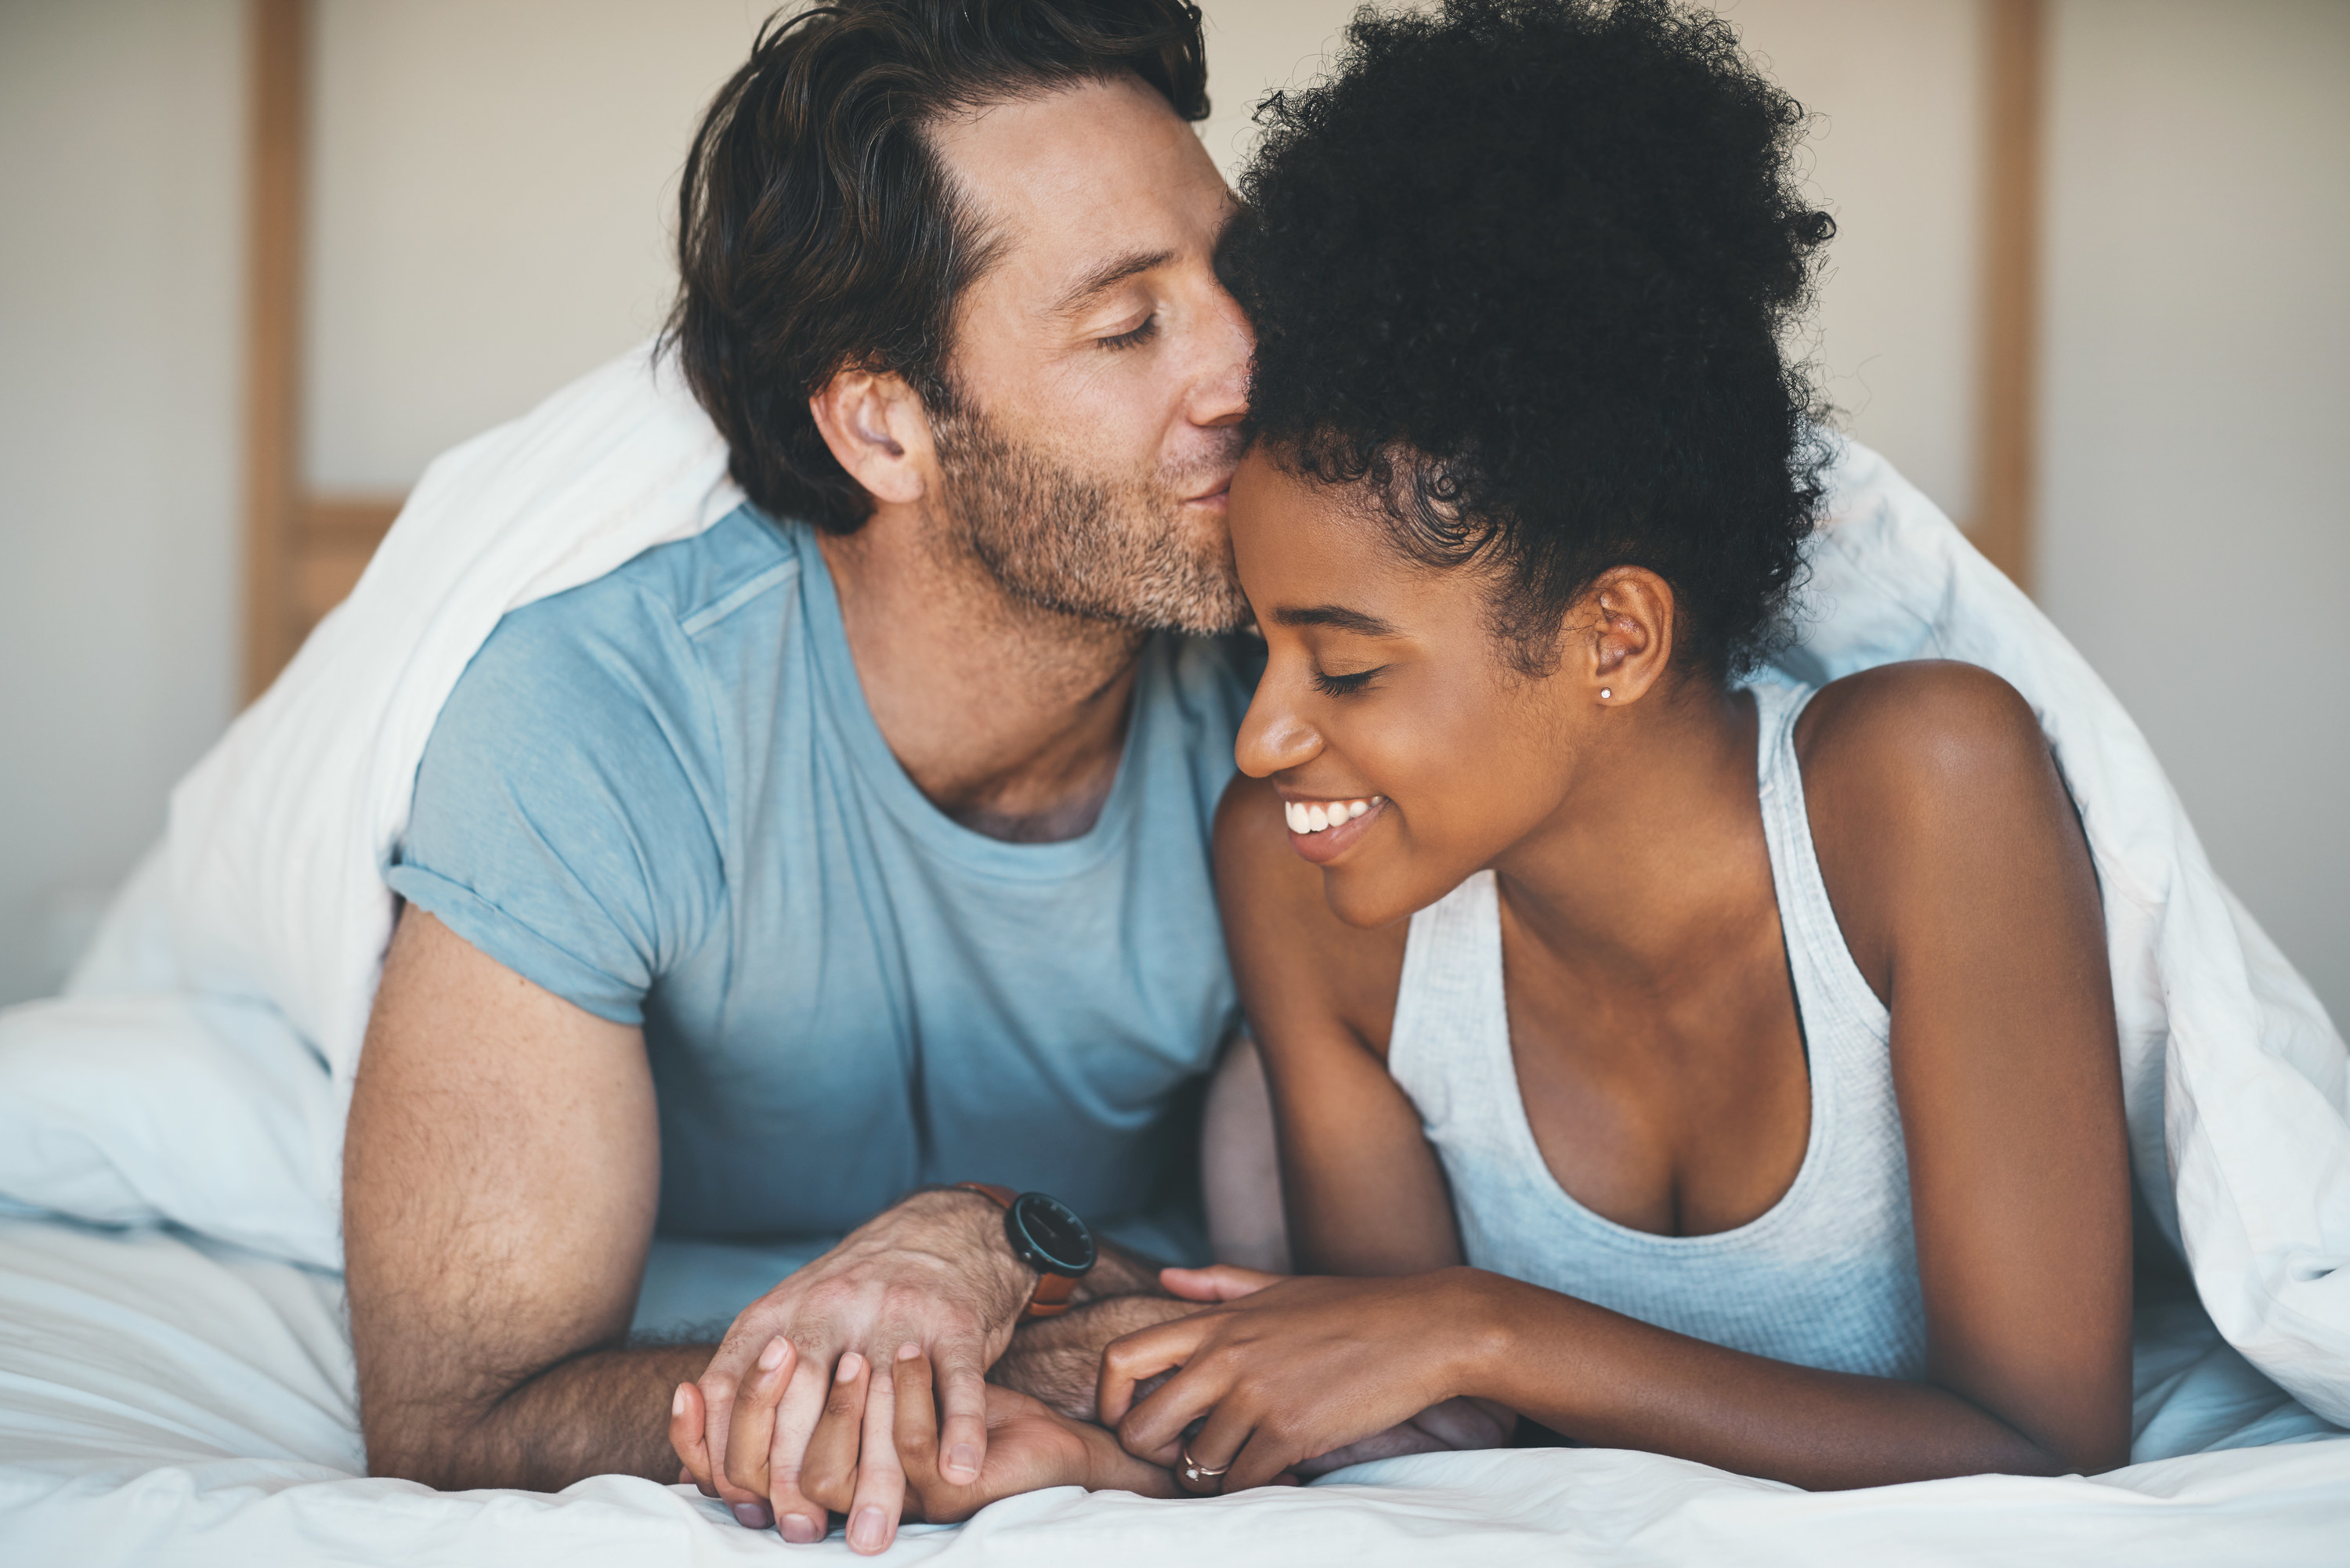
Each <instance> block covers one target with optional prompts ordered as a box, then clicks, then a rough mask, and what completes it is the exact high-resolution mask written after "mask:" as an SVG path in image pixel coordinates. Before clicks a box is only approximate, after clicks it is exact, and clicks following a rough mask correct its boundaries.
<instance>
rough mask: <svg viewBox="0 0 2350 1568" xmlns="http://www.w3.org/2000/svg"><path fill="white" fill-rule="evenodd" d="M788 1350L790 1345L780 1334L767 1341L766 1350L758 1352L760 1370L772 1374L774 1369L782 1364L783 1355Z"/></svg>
mask: <svg viewBox="0 0 2350 1568" xmlns="http://www.w3.org/2000/svg"><path fill="white" fill-rule="evenodd" d="M790 1348H791V1345H790V1344H789V1343H788V1342H786V1341H785V1338H784V1336H783V1335H781V1334H777V1335H776V1336H775V1338H773V1339H771V1340H769V1341H767V1348H766V1349H764V1350H763V1351H761V1352H759V1367H760V1370H762V1371H764V1372H773V1371H774V1370H775V1368H776V1367H778V1366H782V1365H783V1364H784V1353H785V1351H787V1350H789V1349H790Z"/></svg>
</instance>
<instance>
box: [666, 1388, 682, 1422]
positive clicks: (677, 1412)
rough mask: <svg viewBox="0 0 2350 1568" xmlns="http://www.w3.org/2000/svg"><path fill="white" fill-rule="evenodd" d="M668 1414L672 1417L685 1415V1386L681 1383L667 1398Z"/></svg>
mask: <svg viewBox="0 0 2350 1568" xmlns="http://www.w3.org/2000/svg"><path fill="white" fill-rule="evenodd" d="M669 1413H670V1414H671V1415H672V1416H682V1415H684V1414H685V1385H684V1384H682V1383H681V1384H679V1385H678V1386H677V1392H676V1393H674V1394H672V1395H671V1396H670V1397H669Z"/></svg>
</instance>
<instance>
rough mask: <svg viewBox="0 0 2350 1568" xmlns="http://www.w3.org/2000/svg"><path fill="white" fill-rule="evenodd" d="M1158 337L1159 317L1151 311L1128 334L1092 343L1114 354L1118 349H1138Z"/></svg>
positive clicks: (1098, 339) (1099, 338)
mask: <svg viewBox="0 0 2350 1568" xmlns="http://www.w3.org/2000/svg"><path fill="white" fill-rule="evenodd" d="M1158 335H1159V315H1158V313H1157V312H1156V311H1153V312H1152V313H1151V314H1150V315H1149V316H1146V317H1143V318H1142V325H1141V326H1139V327H1135V328H1134V329H1133V330H1131V331H1128V332H1120V333H1118V334H1117V335H1115V336H1113V337H1097V338H1095V339H1094V341H1095V342H1097V343H1098V344H1100V345H1101V346H1102V347H1103V348H1107V349H1110V350H1112V351H1113V352H1115V351H1116V350H1118V349H1120V348H1141V347H1142V346H1143V345H1144V344H1145V343H1148V342H1149V341H1150V340H1151V339H1152V338H1153V337H1157V336H1158Z"/></svg>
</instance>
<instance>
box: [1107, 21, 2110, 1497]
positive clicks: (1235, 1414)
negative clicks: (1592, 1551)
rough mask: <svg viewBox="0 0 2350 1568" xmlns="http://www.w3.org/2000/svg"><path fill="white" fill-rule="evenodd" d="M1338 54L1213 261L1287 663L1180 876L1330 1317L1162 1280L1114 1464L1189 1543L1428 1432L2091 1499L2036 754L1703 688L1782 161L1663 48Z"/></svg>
mask: <svg viewBox="0 0 2350 1568" xmlns="http://www.w3.org/2000/svg"><path fill="white" fill-rule="evenodd" d="M1349 38H1350V48H1349V50H1348V52H1347V56H1346V57H1345V58H1344V60H1343V61H1342V62H1341V66H1340V69H1339V71H1338V73H1337V74H1336V77H1335V78H1333V79H1332V80H1330V81H1329V82H1328V83H1327V84H1326V85H1325V86H1322V87H1320V88H1315V89H1313V90H1311V91H1309V92H1306V93H1304V94H1302V95H1297V96H1295V97H1291V98H1288V99H1284V100H1278V101H1276V102H1274V104H1272V105H1270V106H1268V109H1267V111H1266V113H1265V115H1264V118H1265V119H1266V120H1267V121H1268V123H1269V127H1270V129H1269V133H1268V139H1267V141H1266V144H1265V146H1264V148H1263V151H1262V152H1261V153H1260V155H1259V158H1258V160H1257V162H1256V164H1255V166H1254V168H1253V171H1252V172H1251V174H1250V176H1249V178H1248V180H1247V182H1245V185H1244V193H1245V195H1246V197H1247V199H1248V202H1249V206H1250V216H1249V217H1248V218H1247V219H1246V220H1244V221H1243V228H1242V229H1241V231H1240V232H1239V233H1238V234H1236V235H1235V236H1234V238H1233V240H1232V244H1231V246H1230V257H1229V269H1228V270H1229V272H1230V275H1231V278H1232V285H1233V287H1234V290H1235V293H1236V294H1237V295H1238V296H1239V297H1240V299H1241V301H1242V303H1243V305H1244V306H1246V307H1247V308H1248V310H1249V312H1250V314H1251V315H1252V317H1253V318H1254V321H1255V324H1256V328H1257V332H1258V335H1259V348H1258V358H1257V366H1256V371H1255V385H1254V389H1253V416H1252V417H1253V422H1254V425H1255V428H1256V444H1255V447H1254V449H1253V452H1252V454H1251V456H1250V457H1249V458H1248V460H1247V461H1246V462H1245V464H1244V465H1243V469H1242V471H1241V473H1240V475H1239V477H1238V478H1237V479H1236V480H1235V482H1234V484H1233V487H1232V537H1233V546H1234V550H1235V555H1236V559H1237V563H1238V566H1239V569H1240V575H1241V577H1242V581H1243V587H1245V589H1246V591H1247V593H1248V596H1249V598H1250V601H1251V603H1252V604H1253V607H1254V608H1255V612H1256V616H1257V620H1258V624H1259V625H1260V627H1261V628H1263V632H1264V635H1265V639H1266V642H1267V646H1268V649H1269V664H1268V668H1267V670H1266V671H1265V674H1264V678H1263V682H1262V684H1261V685H1260V687H1259V689H1258V691H1257V693H1256V697H1255V701H1254V705H1253V707H1252V708H1251V710H1250V711H1249V715H1248V720H1247V722H1246V724H1245V726H1244V727H1243V732H1242V735H1241V740H1240V743H1239V760H1240V764H1241V768H1242V772H1243V774H1244V775H1245V777H1244V778H1243V779H1242V780H1240V781H1237V782H1236V784H1235V785H1234V787H1233V789H1232V793H1231V794H1229V795H1228V796H1227V798H1226V800H1225V803H1224V806H1223V809H1222V815H1221V818H1220V821H1219V824H1218V837H1217V856H1218V862H1217V864H1218V877H1219V883H1220V889H1221V897H1222V903H1223V910H1224V919H1225V924H1226V932H1227V938H1228V940H1229V941H1230V943H1231V945H1232V955H1233V961H1234V964H1235V967H1236V970H1237V971H1238V973H1239V976H1240V979H1241V984H1242V992H1243V1000H1244V1002H1246V1004H1247V1007H1248V1010H1249V1013H1250V1017H1251V1019H1252V1022H1253V1026H1254V1029H1255V1031H1256V1037H1257V1039H1258V1041H1259V1043H1260V1044H1261V1046H1262V1048H1263V1053H1264V1056H1265V1061H1266V1064H1267V1070H1268V1073H1269V1075H1270V1080H1271V1084H1272V1086H1273V1092H1274V1105H1275V1110H1276V1115H1277V1117H1278V1121H1279V1128H1280V1137H1281V1144H1282V1150H1283V1156H1282V1158H1283V1172H1284V1189H1285V1193H1286V1202H1287V1205H1288V1210H1289V1219H1290V1235H1291V1241H1292V1245H1293V1248H1294V1250H1295V1254H1296V1257H1297V1260H1298V1262H1299V1263H1300V1265H1301V1266H1302V1267H1305V1268H1307V1269H1310V1270H1313V1271H1315V1272H1318V1273H1320V1274H1322V1275H1325V1276H1345V1277H1319V1278H1298V1279H1293V1280H1288V1281H1285V1282H1277V1283H1273V1284H1271V1285H1269V1286H1268V1287H1266V1288H1263V1289H1253V1287H1254V1286H1255V1285H1257V1284H1259V1283H1260V1282H1262V1281H1263V1279H1264V1278H1266V1277H1265V1276H1246V1275H1243V1274H1242V1273H1240V1272H1237V1271H1211V1272H1208V1273H1206V1274H1203V1275H1193V1276H1190V1277H1188V1278H1186V1277H1185V1276H1181V1275H1177V1276H1174V1279H1175V1282H1177V1283H1178V1284H1179V1285H1180V1286H1181V1287H1182V1288H1184V1289H1185V1290H1186V1292H1187V1293H1197V1294H1201V1295H1203V1296H1204V1295H1221V1296H1226V1297H1231V1298H1232V1299H1230V1300H1229V1301H1227V1302H1226V1303H1224V1304H1222V1305H1220V1306H1216V1307H1213V1308H1211V1309H1210V1310H1209V1311H1207V1312H1204V1313H1202V1314H1200V1315H1198V1316H1195V1317H1191V1318H1188V1319H1184V1320H1181V1321H1180V1322H1177V1323H1173V1324H1168V1325H1166V1326H1164V1327H1161V1328H1157V1329H1152V1330H1149V1331H1146V1332H1144V1333H1141V1334H1135V1335H1131V1336H1129V1337H1128V1338H1127V1339H1126V1340H1122V1341H1120V1342H1118V1344H1117V1345H1114V1346H1113V1347H1112V1349H1111V1351H1110V1353H1109V1355H1108V1357H1107V1364H1106V1367H1105V1373H1104V1377H1103V1386H1102V1392H1101V1398H1102V1414H1103V1417H1104V1419H1105V1420H1107V1421H1110V1422H1114V1423H1116V1424H1117V1426H1118V1431H1119V1433H1120V1436H1121V1438H1123V1440H1124V1442H1125V1443H1126V1445H1127V1447H1128V1449H1129V1450H1130V1451H1132V1452H1133V1453H1134V1454H1136V1455H1138V1456H1140V1457H1144V1458H1148V1459H1153V1460H1155V1461H1157V1462H1159V1463H1162V1464H1170V1465H1174V1466H1176V1467H1178V1468H1177V1474H1178V1477H1179V1479H1181V1480H1184V1481H1185V1482H1186V1484H1187V1485H1189V1486H1191V1488H1192V1490H1219V1489H1221V1490H1234V1489H1238V1488H1243V1487H1249V1486H1255V1485H1260V1484H1263V1483H1265V1482H1267V1481H1270V1480H1274V1479H1276V1478H1277V1477H1279V1476H1281V1475H1282V1474H1283V1473H1284V1472H1285V1471H1289V1470H1291V1469H1293V1468H1294V1467H1296V1466H1298V1465H1299V1464H1300V1463H1301V1462H1303V1461H1306V1460H1309V1459H1311V1458H1312V1457H1313V1456H1316V1455H1322V1454H1326V1453H1328V1452H1329V1451H1331V1450H1334V1449H1342V1448H1344V1447H1345V1446H1346V1445H1348V1444H1351V1443H1355V1442H1357V1441H1358V1440H1360V1439H1363V1438H1367V1437H1368V1436H1369V1435H1371V1434H1374V1433H1377V1432H1379V1431H1381V1430H1382V1429H1384V1428H1390V1427H1393V1426H1394V1425H1396V1424H1397V1423H1399V1422H1401V1421H1404V1420H1406V1419H1407V1418H1409V1417H1412V1416H1413V1414H1414V1413H1415V1412H1419V1411H1422V1410H1424V1409H1426V1408H1428V1407H1433V1406H1437V1405H1439V1404H1440V1403H1442V1402H1445V1401H1449V1400H1452V1399H1456V1398H1463V1397H1465V1398H1471V1399H1476V1400H1482V1401H1487V1402H1490V1406H1491V1407H1495V1408H1498V1409H1500V1410H1503V1411H1505V1412H1510V1413H1514V1415H1515V1416H1517V1417H1523V1418H1524V1419H1526V1420H1529V1421H1531V1422H1534V1423H1537V1424H1539V1425H1540V1426H1542V1427H1545V1428H1551V1429H1552V1430H1554V1431H1555V1432H1557V1433H1560V1434H1563V1435H1564V1436H1565V1437H1566V1438H1570V1439H1574V1440H1576V1441H1581V1442H1585V1443H1591V1444H1600V1445H1606V1446H1609V1447H1628V1448H1639V1449H1653V1450H1656V1451H1659V1452H1663V1453H1669V1454H1674V1455H1679V1456H1681V1457H1685V1458H1688V1459H1696V1460H1700V1461H1703V1462H1705V1463H1708V1464H1712V1465H1717V1466H1721V1467H1722V1468H1725V1469H1734V1470H1739V1471H1742V1472H1745V1473H1748V1474H1752V1475H1758V1476H1764V1477H1770V1478H1773V1479H1776V1480H1783V1481H1789V1482H1793V1483H1795V1484H1797V1485H1801V1486H1806V1487H1853V1486H1864V1485H1874V1484H1879V1483H1887V1482H1895V1481H1904V1480H1919V1479H1924V1478H1929V1477H1937V1476H1948V1475H1959V1474H1967V1473H1972V1472H1981V1471H1994V1470H1996V1471H2011V1472H2028V1473H2061V1472H2065V1471H2074V1470H2079V1471H2095V1470H2100V1469H2108V1468H2111V1467H2113V1466H2116V1465H2118V1464H2121V1463H2123V1462H2125V1461H2126V1459H2127V1454H2128V1443H2129V1431H2130V1428H2129V1414H2130V1411H2129V1337H2128V1331H2129V1275H2130V1245H2129V1229H2130V1210H2129V1188H2128V1159H2127V1154H2126V1147H2125V1142H2124V1128H2123V1116H2122V1103H2121V1091H2120V1084H2119V1075H2118V1069H2117V1066H2116V1042H2115V1025H2114V1020H2113V1010H2112V999H2111V985H2110V981H2109V978H2108V975H2107V972H2106V961H2105V944H2104V935H2103V925H2102V919H2101V915H2100V909H2099V904H2098V895H2097V888H2096V882H2095V876H2094V873H2093V870H2092V867H2091V864H2090V859H2089V855H2088V850H2087V846H2086V845H2085V841H2084V838H2083V836H2082V833H2081V830H2080V827H2079V824H2078V822H2077V820H2076V819H2075V817H2074V812H2073V809H2072V806H2071V805H2070V802H2069V801H2068V799H2067V797H2066V795H2065V793H2064V785H2063V783H2062V781H2061V779H2060V778H2059V777H2058V775H2057V773H2056V769H2055V767H2054V763H2053V762H2052V760H2051V758H2050V756H2049V753H2048V751H2047V748H2046V746H2045V744H2044V742H2043V739H2042V737H2041V735H2040V732H2039V730H2038V727H2037V725H2036V723H2035V722H2034V720H2033V714H2032V712H2031V711H2030V710H2029V708H2028V707H2027V706H2026V705H2025V703H2024V702H2023V701H2022V700H2021V699H2020V698H2019V697H2018V696H2017V695H2016V693H2015V692H2014V691H2012V690H2011V689H2010V688H2009V687H2007V686H2006V685H2005V684H2004V683H2003V682H2002V681H2001V680H1998V679H1997V678H1996V677H1994V676H1991V675H1990V674H1988V673H1986V672H1984V671H1982V670H1977V669H1974V668H1971V667H1967V666H1960V665H1951V664H1913V665H1906V666H1897V667H1892V668H1887V669H1882V670H1871V671H1868V672H1866V673H1864V674H1860V675H1856V676H1852V677H1849V678H1847V679H1846V680H1838V681H1835V682H1833V683H1832V684H1830V685H1828V686H1826V687H1825V688H1823V689H1821V690H1819V691H1807V690H1802V689H1796V688H1793V687H1789V686H1786V685H1782V684H1774V683H1768V682H1757V683H1752V684H1749V683H1747V682H1745V681H1744V680H1743V679H1742V678H1743V676H1744V673H1745V672H1746V671H1748V670H1751V669H1752V668H1753V667H1754V665H1755V663H1756V662H1757V659H1758V656H1759V655H1760V654H1761V653H1763V651H1765V650H1766V649H1767V648H1768V646H1769V644H1770V641H1771V639H1772V636H1773V628H1774V627H1775V626H1776V625H1777V623H1778V621H1779V619H1780V618H1781V614H1782V610H1783V603H1784V600H1785V597H1786V595H1787V592H1788V590H1789V588H1790V586H1791V585H1792V584H1793V583H1794V581H1795V579H1796V576H1797V574H1798V571H1799V556H1800V551H1801V548H1802V545H1803V544H1804V539H1805V537H1806V535H1807V534H1808V532H1809V530H1810V528H1811V525H1812V519H1813V515H1814V510H1815V508H1816V506H1817V504H1818V501H1819V494H1820V492H1819V484H1818V479H1817V474H1818V472H1819V468H1820V465H1821V463H1822V462H1823V461H1824V452H1822V451H1821V450H1820V448H1819V446H1818V444H1817V443H1816V442H1814V441H1813V439H1812V438H1811V437H1810V436H1809V435H1808V434H1807V432H1808V431H1810V430H1812V429H1813V428H1814V426H1813V423H1812V419H1813V415H1814V407H1813V404H1812V400H1811V397H1810V393H1809V391H1808V389H1807V387H1806V384H1805V382H1804V377H1803V376H1802V374H1801V372H1800V370H1798V369H1795V368H1794V367H1791V366H1790V365H1789V364H1788V362H1787V361H1786V360H1785V358H1783V355H1782V352H1781V349H1780V344H1781V343H1782V342H1783V340H1784V338H1785V337H1786V334H1787V331H1788V328H1789V327H1791V326H1792V325H1793V324H1794V320H1795V318H1796V317H1797V315H1798V314H1799V312H1800V310H1801V309H1802V307H1803V306H1804V305H1805V304H1806V303H1807V300H1808V296H1809V291H1810V286H1811V281H1812V278H1813V276H1814V269H1815V267H1816V265H1817V258H1818V253H1819V247H1820V245H1821V244H1822V243H1823V242H1824V240H1825V238H1826V236H1827V234H1829V233H1830V232H1831V229H1832V225H1831V224H1830V223H1828V221H1827V220H1826V219H1825V217H1824V216H1823V215H1821V214H1819V213H1814V212H1811V211H1809V210H1808V209H1807V207H1806V205H1805V203H1804V202H1803V201H1802V200H1801V198H1800V195H1799V192H1798V191H1797V189H1796V179H1795V172H1794V168H1793V162H1792V160H1793V155H1794V151H1795V148H1796V146H1797V144H1798V140H1799V135H1800V131H1801V128H1802V125H1803V117H1802V112H1801V110H1800V109H1798V107H1797V106H1796V105H1795V104H1794V102H1792V101H1791V100H1790V99H1787V98H1786V97H1785V96H1784V95H1783V94H1782V93H1780V92H1779V91H1778V90H1777V89H1776V88H1773V87H1772V86H1771V85H1770V84H1769V83H1768V82H1767V81H1766V80H1764V79H1763V78H1762V77H1761V76H1760V75H1759V74H1758V73H1757V72H1756V71H1755V69H1754V68H1753V67H1752V66H1751V65H1750V64H1749V63H1748V62H1747V61H1746V59H1745V58H1744V57H1743V56H1742V55H1741V54H1740V52H1739V51H1738V49H1737V47H1736V45H1735V40H1734V38H1733V37H1732V36H1731V34H1730V33H1729V31H1728V29H1727V28H1726V27H1725V26H1723V25H1722V24H1721V23H1719V22H1716V21H1713V20H1711V18H1708V17H1705V16H1700V15H1695V14H1690V13H1684V12H1680V11H1677V10H1674V9H1671V8H1669V7H1668V6H1667V5H1662V4H1658V3H1653V0H1620V3H1618V4H1615V5H1603V4H1597V3H1595V0H1451V4H1449V5H1447V6H1446V7H1445V8H1444V10H1443V12H1442V14H1441V15H1440V16H1436V17H1425V16H1394V17H1385V18H1376V19H1361V20H1358V21H1357V23H1356V24H1355V26H1354V27H1353V29H1352V30H1351V32H1350V34H1349ZM1464 1264H1465V1265H1466V1266H1463V1265H1464ZM1252 1292H1253V1293H1252ZM1170 1371H1172V1372H1173V1376H1172V1377H1171V1378H1170V1379H1169V1380H1168V1381H1167V1382H1166V1383H1165V1384H1164V1386H1161V1387H1159V1388H1158V1389H1157V1390H1156V1391H1155V1392H1150V1393H1149V1395H1148V1397H1142V1398H1139V1400H1138V1399H1137V1398H1136V1397H1135V1393H1136V1389H1137V1385H1138V1383H1139V1382H1141V1381H1142V1380H1145V1379H1148V1378H1150V1377H1152V1376H1158V1375H1161V1374H1165V1373H1168V1372H1170ZM1187 1432H1188V1433H1189V1434H1190V1435H1189V1437H1188V1438H1187V1436H1186V1434H1187Z"/></svg>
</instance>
